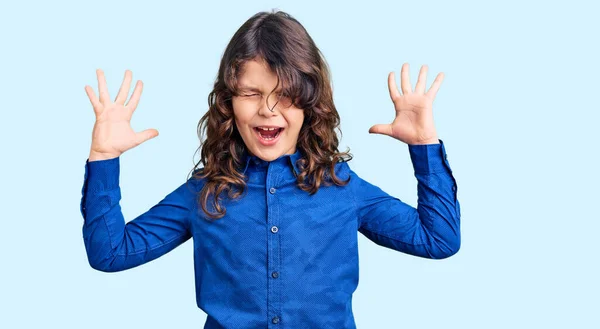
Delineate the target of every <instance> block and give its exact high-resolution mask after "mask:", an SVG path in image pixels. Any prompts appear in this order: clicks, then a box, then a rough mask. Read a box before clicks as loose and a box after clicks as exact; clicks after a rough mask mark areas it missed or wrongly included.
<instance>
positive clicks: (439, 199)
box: [80, 140, 460, 329]
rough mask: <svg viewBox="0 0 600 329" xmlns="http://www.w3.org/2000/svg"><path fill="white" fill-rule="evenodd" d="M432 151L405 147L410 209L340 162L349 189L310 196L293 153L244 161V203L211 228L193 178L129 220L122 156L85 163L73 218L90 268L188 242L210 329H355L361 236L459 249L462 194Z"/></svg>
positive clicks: (413, 251)
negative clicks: (78, 221) (413, 186)
mask: <svg viewBox="0 0 600 329" xmlns="http://www.w3.org/2000/svg"><path fill="white" fill-rule="evenodd" d="M439 142H440V143H439V144H427V145H408V150H409V153H410V158H411V161H412V164H413V168H414V173H415V177H416V178H417V193H418V205H417V208H414V207H412V206H410V205H408V204H406V203H404V202H402V201H401V200H399V199H398V198H396V197H394V196H391V195H389V194H387V193H386V192H384V191H383V190H381V189H380V188H379V187H377V186H375V185H373V184H371V183H369V182H367V181H366V180H364V179H362V178H361V177H359V176H358V175H357V174H356V173H355V172H354V171H353V170H351V169H350V167H349V165H348V163H347V162H339V163H337V164H336V172H337V173H338V177H340V178H341V179H347V178H348V177H350V183H349V184H348V185H346V186H337V185H331V186H324V185H321V187H320V189H319V190H318V192H317V193H316V194H314V195H312V196H310V195H309V194H308V192H304V191H302V190H301V189H299V188H298V187H296V178H295V175H296V173H298V172H299V170H298V167H297V165H296V163H295V161H296V160H297V159H299V158H300V157H301V153H300V152H299V150H298V151H296V153H294V154H287V155H283V156H281V157H279V158H278V159H276V160H273V161H270V162H265V161H263V160H262V159H260V158H258V157H255V156H246V158H245V161H244V163H245V166H244V168H243V170H244V173H245V174H246V177H247V179H248V181H247V186H248V187H247V192H246V194H245V195H244V196H243V197H242V199H238V200H228V199H226V198H224V199H223V201H221V202H222V205H223V206H225V207H226V208H227V213H226V215H225V217H223V218H220V219H218V220H213V221H210V220H207V217H205V215H204V213H203V212H202V209H201V208H200V207H199V206H198V205H197V201H196V193H198V192H200V189H201V188H202V186H203V184H204V181H203V180H201V179H199V178H193V177H192V178H190V179H188V180H187V181H185V182H183V183H182V184H181V185H180V186H179V187H177V188H176V189H175V190H174V191H172V192H171V193H169V194H168V195H166V196H165V197H164V199H162V200H161V201H160V202H159V203H158V204H156V205H154V206H153V207H151V208H150V209H149V210H148V211H146V212H144V213H142V214H140V215H139V216H137V217H136V218H134V219H133V220H130V221H129V222H127V223H126V222H125V219H124V218H123V214H122V212H121V207H120V205H119V200H120V199H121V191H120V187H119V158H118V157H117V158H113V159H107V160H98V161H92V162H89V161H88V160H89V159H88V160H86V165H85V175H84V183H83V188H82V198H81V206H80V210H81V214H82V216H83V218H84V222H83V240H84V244H85V248H86V253H87V257H88V261H89V264H90V265H91V267H92V268H94V269H96V270H99V271H104V272H116V271H123V270H126V269H129V268H132V267H135V266H139V265H141V264H144V263H147V262H149V261H151V260H153V259H156V258H158V257H160V256H162V255H164V254H166V253H168V252H169V251H171V250H173V249H174V248H176V247H177V246H179V245H181V244H182V243H184V242H186V241H187V240H189V239H190V238H192V237H193V244H194V246H193V247H194V273H195V289H196V303H197V306H198V307H199V308H200V309H202V310H203V311H204V312H205V313H206V314H207V319H206V322H205V326H204V328H205V329H206V328H211V329H216V328H231V329H243V328H285V329H290V328H294V329H300V328H321V329H323V328H335V329H341V328H356V326H355V321H354V316H353V314H352V294H353V292H354V291H355V289H356V288H357V285H358V273H359V270H358V244H357V232H360V233H362V234H363V235H364V236H366V237H367V238H368V239H369V240H371V241H373V242H374V243H376V244H378V245H380V246H383V247H386V248H391V249H393V250H397V251H399V252H403V253H407V254H410V255H415V256H418V257H425V258H431V259H441V258H446V257H449V256H451V255H453V254H455V253H456V252H457V251H458V250H459V247H460V205H459V203H458V200H457V185H456V181H455V179H454V177H453V176H452V170H451V169H450V165H449V163H448V160H447V158H446V152H445V149H444V144H443V142H442V140H439ZM197 170H199V169H197ZM391 178H392V179H393V177H391ZM209 204H210V203H209ZM209 209H210V210H214V208H212V207H209Z"/></svg>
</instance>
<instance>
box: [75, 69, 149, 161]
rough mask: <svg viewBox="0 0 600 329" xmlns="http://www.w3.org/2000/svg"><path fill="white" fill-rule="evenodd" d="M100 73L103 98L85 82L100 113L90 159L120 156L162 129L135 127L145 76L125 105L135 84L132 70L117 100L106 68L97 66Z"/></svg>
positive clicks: (126, 73)
mask: <svg viewBox="0 0 600 329" xmlns="http://www.w3.org/2000/svg"><path fill="white" fill-rule="evenodd" d="M96 75H97V77H98V91H99V93H100V100H98V98H97V97H96V94H95V93H94V90H93V89H92V87H90V86H88V85H86V86H85V92H86V93H87V95H88V97H89V99H90V102H91V103H92V107H93V108H94V113H95V115H96V122H95V124H94V129H93V131H92V145H91V148H90V156H89V161H94V160H105V159H112V158H116V157H118V156H120V155H121V154H123V153H124V152H125V151H127V150H129V149H131V148H133V147H135V146H138V145H140V144H141V143H143V142H145V141H147V140H149V139H151V138H154V137H156V136H158V130H156V129H146V130H144V131H141V132H139V133H136V132H134V131H133V129H132V128H131V124H130V120H131V116H132V115H133V112H134V111H135V109H136V108H137V105H138V103H139V101H140V96H141V94H142V88H143V84H142V81H141V80H138V81H137V83H136V85H135V89H134V90H133V94H132V95H131V98H130V99H129V101H128V102H127V104H126V105H125V101H126V100H127V96H128V94H129V87H130V85H131V76H132V73H131V71H130V70H126V71H125V79H124V80H123V82H122V83H121V89H119V93H118V94H117V97H116V98H115V101H114V102H112V101H111V99H110V96H109V94H108V87H107V86H106V78H105V77H104V72H103V71H102V70H101V69H97V70H96Z"/></svg>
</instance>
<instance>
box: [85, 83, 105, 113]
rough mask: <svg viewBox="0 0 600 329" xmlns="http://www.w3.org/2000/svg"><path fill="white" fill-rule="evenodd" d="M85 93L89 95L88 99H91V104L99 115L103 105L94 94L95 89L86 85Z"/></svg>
mask: <svg viewBox="0 0 600 329" xmlns="http://www.w3.org/2000/svg"><path fill="white" fill-rule="evenodd" d="M85 93H86V94H87V96H88V98H89V99H90V102H91V103H92V107H93V108H94V112H96V113H98V112H99V111H100V110H101V109H102V104H101V103H100V101H99V100H98V97H96V93H94V89H92V87H90V86H88V85H86V86H85Z"/></svg>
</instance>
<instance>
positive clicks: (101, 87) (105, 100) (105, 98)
mask: <svg viewBox="0 0 600 329" xmlns="http://www.w3.org/2000/svg"><path fill="white" fill-rule="evenodd" d="M96 75H97V76H98V92H99V93H100V103H102V104H103V105H107V104H110V96H109V95H108V87H107V86H106V77H105V76H104V72H103V71H102V70H101V69H97V70H96Z"/></svg>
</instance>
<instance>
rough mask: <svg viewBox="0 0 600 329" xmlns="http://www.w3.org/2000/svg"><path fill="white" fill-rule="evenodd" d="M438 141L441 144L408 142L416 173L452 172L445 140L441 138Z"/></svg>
mask: <svg viewBox="0 0 600 329" xmlns="http://www.w3.org/2000/svg"><path fill="white" fill-rule="evenodd" d="M438 141H439V142H440V143H439V144H415V145H411V144H408V151H409V153H410V159H411V161H412V164H413V169H414V170H415V173H416V174H431V173H436V172H448V171H449V172H452V169H451V168H450V164H449V163H448V156H447V155H446V148H445V147H444V142H443V141H442V140H441V139H438Z"/></svg>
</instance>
